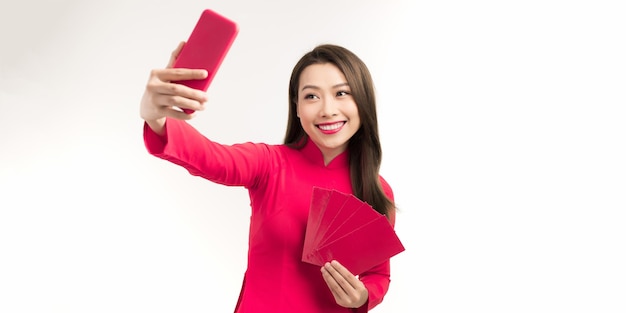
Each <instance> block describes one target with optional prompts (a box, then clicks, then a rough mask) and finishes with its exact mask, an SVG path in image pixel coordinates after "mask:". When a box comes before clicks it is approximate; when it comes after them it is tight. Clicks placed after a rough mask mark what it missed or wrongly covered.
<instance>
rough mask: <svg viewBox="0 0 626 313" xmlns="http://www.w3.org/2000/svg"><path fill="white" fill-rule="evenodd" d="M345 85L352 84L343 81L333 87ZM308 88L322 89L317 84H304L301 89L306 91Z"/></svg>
mask: <svg viewBox="0 0 626 313" xmlns="http://www.w3.org/2000/svg"><path fill="white" fill-rule="evenodd" d="M344 86H348V87H350V84H348V83H341V84H337V85H334V86H332V88H333V89H335V88H339V87H344ZM307 88H310V89H316V90H319V89H321V88H320V87H318V86H315V85H304V86H302V89H301V91H304V90H305V89H307Z"/></svg>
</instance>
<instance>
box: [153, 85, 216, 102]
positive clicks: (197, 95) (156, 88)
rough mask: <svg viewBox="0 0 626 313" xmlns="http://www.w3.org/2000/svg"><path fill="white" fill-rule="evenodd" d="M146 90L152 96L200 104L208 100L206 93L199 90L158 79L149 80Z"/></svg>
mask: <svg viewBox="0 0 626 313" xmlns="http://www.w3.org/2000/svg"><path fill="white" fill-rule="evenodd" d="M146 89H147V90H148V92H150V93H151V94H154V95H169V96H179V97H183V98H187V99H191V100H194V101H198V102H200V103H204V102H206V101H207V100H208V99H207V95H206V93H205V92H203V91H201V90H197V89H193V88H190V87H187V86H185V85H182V84H177V83H169V82H163V81H160V80H158V79H153V80H150V82H148V86H147V87H146Z"/></svg>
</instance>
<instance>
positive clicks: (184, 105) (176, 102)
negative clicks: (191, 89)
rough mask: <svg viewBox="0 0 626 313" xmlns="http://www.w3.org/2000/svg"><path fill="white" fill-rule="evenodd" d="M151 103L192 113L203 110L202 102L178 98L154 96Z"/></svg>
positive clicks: (162, 95)
mask: <svg viewBox="0 0 626 313" xmlns="http://www.w3.org/2000/svg"><path fill="white" fill-rule="evenodd" d="M153 102H154V103H155V104H156V105H157V106H160V107H176V108H179V109H190V110H194V111H202V110H204V105H203V103H202V102H199V101H196V100H193V99H189V98H185V97H180V96H172V95H165V94H156V95H154V96H153Z"/></svg>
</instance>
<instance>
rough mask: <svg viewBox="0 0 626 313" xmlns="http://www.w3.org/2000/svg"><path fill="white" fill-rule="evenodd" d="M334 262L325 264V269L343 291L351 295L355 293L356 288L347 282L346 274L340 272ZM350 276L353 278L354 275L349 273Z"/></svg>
mask: <svg viewBox="0 0 626 313" xmlns="http://www.w3.org/2000/svg"><path fill="white" fill-rule="evenodd" d="M333 262H336V261H333ZM333 262H330V263H326V264H324V268H325V269H326V271H327V272H328V273H330V275H331V276H332V277H333V278H334V279H335V281H336V282H337V284H338V285H339V286H340V287H341V289H343V291H344V292H345V293H347V294H351V293H352V292H353V291H354V286H352V285H351V284H350V283H349V282H348V281H347V280H346V277H344V274H342V273H341V272H339V271H338V268H337V267H336V266H337V265H336V264H333ZM337 264H338V263H337ZM340 266H341V265H340ZM348 275H349V276H352V274H350V273H348Z"/></svg>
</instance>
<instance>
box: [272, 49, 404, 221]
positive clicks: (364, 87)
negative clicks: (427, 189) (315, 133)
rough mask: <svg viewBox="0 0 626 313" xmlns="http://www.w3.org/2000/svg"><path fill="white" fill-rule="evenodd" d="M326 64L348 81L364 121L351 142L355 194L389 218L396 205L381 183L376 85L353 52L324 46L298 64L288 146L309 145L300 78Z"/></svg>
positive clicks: (293, 80)
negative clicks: (300, 108)
mask: <svg viewBox="0 0 626 313" xmlns="http://www.w3.org/2000/svg"><path fill="white" fill-rule="evenodd" d="M325 63H331V64H334V65H335V66H337V67H338V68H339V69H340V70H341V72H342V73H343V74H344V76H345V77H346V79H347V80H348V84H349V86H350V90H351V94H352V97H353V98H354V101H355V102H356V104H357V108H358V111H359V118H360V120H361V127H360V128H359V130H358V131H357V132H356V133H355V134H354V136H352V138H350V140H349V142H348V151H349V152H348V153H349V154H350V179H351V182H352V192H353V193H354V195H355V196H356V197H358V198H359V199H361V200H362V201H365V202H367V203H368V204H369V205H371V206H372V207H373V208H374V209H375V210H376V211H378V212H380V213H381V214H385V215H387V216H389V215H388V213H389V211H390V210H392V209H393V208H394V203H393V202H392V201H391V200H390V199H389V198H388V197H387V196H386V195H385V192H384V191H383V188H382V186H381V182H380V179H379V170H380V163H381V160H382V149H381V146H380V139H379V136H378V118H377V116H376V97H375V92H374V83H373V81H372V76H371V74H370V72H369V69H368V68H367V66H366V65H365V63H363V61H362V60H361V59H360V58H359V57H357V56H356V55H355V54H354V53H353V52H351V51H350V50H348V49H346V48H344V47H341V46H337V45H331V44H323V45H319V46H317V47H315V48H314V49H313V50H311V51H309V52H308V53H306V54H305V55H304V56H302V58H301V59H300V60H299V61H298V63H296V65H295V66H294V68H293V71H292V73H291V79H290V80H289V119H288V121H287V131H286V133H285V140H284V143H285V145H287V146H289V147H292V148H295V149H300V148H302V146H303V145H304V144H305V143H306V140H307V138H308V136H307V134H306V132H305V131H304V129H303V128H302V125H301V124H300V120H299V119H298V117H297V103H298V85H299V84H300V74H302V71H303V70H304V69H305V68H306V67H307V66H309V65H312V64H325Z"/></svg>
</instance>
